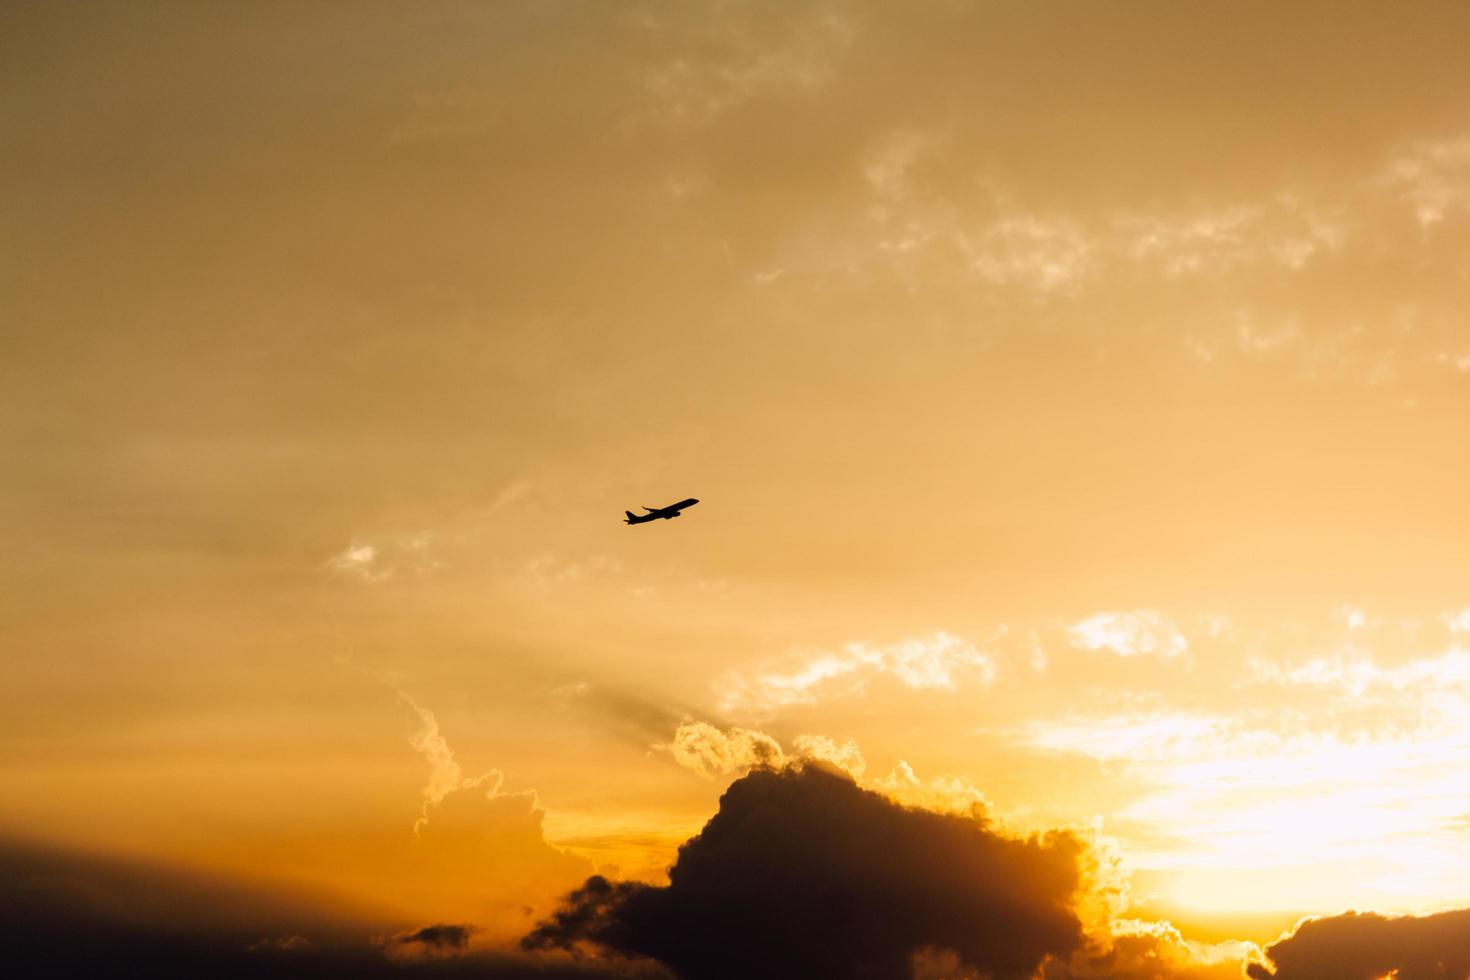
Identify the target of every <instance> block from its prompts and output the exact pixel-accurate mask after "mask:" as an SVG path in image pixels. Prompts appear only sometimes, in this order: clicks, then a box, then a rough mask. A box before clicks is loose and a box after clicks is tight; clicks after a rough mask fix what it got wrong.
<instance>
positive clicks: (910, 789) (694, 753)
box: [653, 721, 990, 817]
mask: <svg viewBox="0 0 1470 980" xmlns="http://www.w3.org/2000/svg"><path fill="white" fill-rule="evenodd" d="M653 747H654V748H655V749H658V750H660V751H666V752H668V753H669V754H670V755H672V756H673V758H674V761H675V762H677V763H679V765H681V766H683V767H685V768H686V769H690V770H692V771H694V772H697V773H699V774H700V775H701V776H703V777H705V778H706V779H713V778H716V777H730V776H743V775H745V774H746V773H748V772H751V771H753V770H756V769H771V770H782V769H801V768H803V767H804V766H806V765H809V764H812V763H815V764H817V765H819V766H826V767H828V768H831V769H836V770H840V771H841V772H844V773H846V774H847V775H848V776H849V777H850V778H851V779H853V780H854V781H856V782H857V783H858V784H859V785H861V786H863V787H864V788H866V789H870V790H873V791H874V792H877V793H881V794H882V795H883V796H886V797H887V798H889V799H890V800H893V801H894V802H896V803H902V804H904V805H906V806H918V807H922V808H924V809H927V810H934V811H937V812H941V813H958V814H968V815H971V816H977V817H979V816H985V815H987V814H988V813H989V810H990V807H989V804H988V803H987V802H986V800H985V797H984V795H983V794H981V792H980V791H979V790H978V789H976V788H975V787H974V786H971V785H970V784H969V783H967V782H965V781H964V780H962V779H958V778H956V777H954V776H939V777H936V778H934V779H932V780H930V781H928V782H924V781H922V780H920V779H919V777H918V776H917V775H916V774H915V773H914V770H913V767H911V766H910V765H909V764H908V763H907V762H905V761H903V760H902V759H900V760H899V761H898V763H897V765H895V766H894V768H893V770H892V771H891V772H889V774H888V775H886V776H880V777H874V778H872V779H866V780H865V779H864V775H865V774H866V773H867V769H868V763H867V760H866V759H864V758H863V753H862V749H861V748H860V747H859V746H858V744H857V742H856V741H855V740H853V739H850V738H849V739H845V740H843V741H841V742H839V741H837V740H836V739H834V738H831V737H829V736H826V735H809V734H806V735H798V736H796V737H795V738H794V739H792V740H791V751H789V752H788V751H786V750H784V749H782V748H781V743H780V742H778V741H776V740H775V739H774V738H772V737H771V736H769V735H767V734H765V733H764V732H756V731H751V730H749V729H746V728H739V727H732V728H727V729H725V730H724V731H721V730H720V729H718V728H716V727H715V726H713V725H710V724H708V723H706V722H702V721H693V722H685V723H684V724H682V725H680V726H679V727H678V729H676V730H675V732H674V739H673V741H672V742H669V743H660V744H656V745H654V746H653Z"/></svg>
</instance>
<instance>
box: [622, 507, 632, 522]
mask: <svg viewBox="0 0 1470 980" xmlns="http://www.w3.org/2000/svg"><path fill="white" fill-rule="evenodd" d="M623 513H624V514H627V515H628V519H627V520H626V521H624V522H623V523H624V524H632V523H633V512H632V511H631V510H625V511H623Z"/></svg>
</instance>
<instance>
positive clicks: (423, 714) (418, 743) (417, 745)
mask: <svg viewBox="0 0 1470 980" xmlns="http://www.w3.org/2000/svg"><path fill="white" fill-rule="evenodd" d="M398 697H399V699H400V700H402V701H403V703H404V704H406V705H408V707H409V708H411V709H413V712H414V714H416V715H418V717H419V729H418V731H416V732H414V733H413V735H412V736H410V737H409V740H408V741H409V744H410V745H412V746H413V748H414V751H415V752H418V753H420V754H421V755H423V757H424V759H425V760H426V761H427V762H428V763H429V781H428V782H427V783H426V784H424V790H423V798H424V802H423V806H422V807H421V808H420V810H419V817H418V819H417V820H415V821H414V823H413V833H414V836H415V837H417V836H419V834H420V833H421V832H422V831H423V829H424V825H425V824H427V823H428V822H429V811H430V810H431V809H433V808H434V807H436V806H438V805H439V804H440V803H442V802H443V801H444V797H446V796H448V795H449V794H450V793H455V792H459V791H460V790H466V789H475V788H477V787H480V786H486V787H487V788H486V790H485V795H486V796H487V797H494V796H497V795H499V793H500V787H501V784H502V783H503V782H504V781H505V777H504V776H503V775H502V774H501V773H500V771H499V770H498V769H490V770H487V771H485V772H483V773H481V774H480V775H478V776H473V777H467V776H465V774H464V770H463V769H461V768H460V765H459V762H458V761H456V760H455V758H454V750H453V749H451V748H450V747H449V743H448V742H447V741H445V740H444V736H443V735H441V734H440V733H439V719H438V718H436V717H434V713H433V712H432V711H430V710H429V709H428V708H425V707H422V706H420V705H419V703H418V702H416V701H415V700H414V699H413V698H411V697H409V696H408V695H406V694H404V693H403V692H401V691H400V692H398Z"/></svg>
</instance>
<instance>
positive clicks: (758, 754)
mask: <svg viewBox="0 0 1470 980" xmlns="http://www.w3.org/2000/svg"><path fill="white" fill-rule="evenodd" d="M656 747H657V748H661V749H665V750H667V751H668V752H669V753H670V754H671V755H672V756H673V757H674V761H675V762H677V763H678V764H679V765H681V766H683V767H684V768H686V769H691V770H693V771H694V772H697V773H699V774H700V775H701V776H704V777H705V778H707V779H712V778H714V777H716V776H731V775H735V774H737V773H743V772H747V771H749V770H751V769H755V768H759V767H762V766H766V767H771V768H780V767H782V766H784V765H785V764H786V753H785V752H783V751H782V749H781V745H780V743H779V742H777V741H776V740H775V739H774V738H771V737H770V736H769V735H765V734H763V733H761V732H753V731H750V730H749V729H745V728H729V729H726V730H725V731H720V730H719V729H718V728H716V727H715V726H713V725H710V724H708V723H706V722H702V721H693V722H687V723H685V724H682V725H680V726H679V727H678V728H677V729H676V730H675V731H674V739H673V741H672V742H670V743H668V744H667V745H659V746H656Z"/></svg>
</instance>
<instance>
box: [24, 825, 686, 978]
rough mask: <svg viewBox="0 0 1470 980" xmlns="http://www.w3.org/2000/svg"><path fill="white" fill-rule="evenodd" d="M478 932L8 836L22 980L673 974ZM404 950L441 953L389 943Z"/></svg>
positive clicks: (319, 896) (574, 976) (267, 886)
mask: <svg viewBox="0 0 1470 980" xmlns="http://www.w3.org/2000/svg"><path fill="white" fill-rule="evenodd" d="M397 925H398V926H399V927H400V928H401V926H402V923H398V924H397ZM469 934H470V928H469V927H468V926H463V925H431V926H427V927H424V928H421V929H417V930H409V931H395V930H394V923H392V922H391V921H390V920H389V919H387V918H386V917H384V916H382V914H381V913H374V912H372V911H371V910H367V911H365V910H361V909H351V908H345V907H344V906H343V904H342V903H341V902H339V901H334V900H332V899H330V898H329V897H327V896H324V895H316V894H312V893H309V892H302V891H288V890H284V889H282V888H280V887H278V886H269V885H264V884H252V883H242V882H239V881H227V880H224V879H221V878H217V877H213V876H209V875H203V874H194V873H186V872H181V871H178V870H175V869H170V868H165V867H161V866H158V865H153V864H148V863H145V862H139V861H124V860H118V859H113V858H105V857H98V856H94V855H86V854H77V853H71V852H65V851H59V850H55V849H50V848H44V847H33V846H26V845H22V844H16V843H13V842H4V841H0V949H3V950H4V953H3V959H0V974H3V975H4V976H6V977H14V978H17V980H27V978H32V977H48V978H50V977H54V978H70V977H86V976H96V977H107V976H147V977H150V978H156V980H170V978H174V977H179V978H184V977H189V978H193V977H213V978H222V980H225V978H250V980H253V978H262V980H264V978H269V977H282V976H289V977H300V978H303V980H328V978H332V980H335V978H342V980H349V978H351V980H373V978H378V977H384V978H387V977H392V978H397V980H414V978H417V977H428V976H433V977H465V978H476V980H520V978H544V980H574V978H575V980H612V978H619V977H620V978H625V980H636V978H644V980H654V978H657V977H661V976H665V977H666V974H664V973H663V971H661V970H659V969H657V968H656V967H653V966H651V965H647V964H643V965H640V964H633V963H626V962H620V961H615V960H609V961H603V962H598V963H579V962H574V961H572V960H571V959H570V958H569V957H566V956H555V955H550V956H547V955H542V956H528V955H525V954H515V953H508V952H505V951H497V950H469V949H467V948H466V947H467V943H468V939H469ZM375 935H377V936H382V935H392V936H393V938H392V939H391V940H390V941H389V943H388V944H386V945H385V944H383V943H382V942H381V941H374V939H373V937H374V936H375ZM262 936H264V937H266V938H262ZM404 950H415V951H418V952H420V953H425V952H432V953H437V954H440V955H418V956H395V955H393V953H392V952H390V951H404ZM446 953H447V954H450V955H449V956H445V955H443V954H446ZM385 954H388V955H385ZM460 954H462V955H460Z"/></svg>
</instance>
